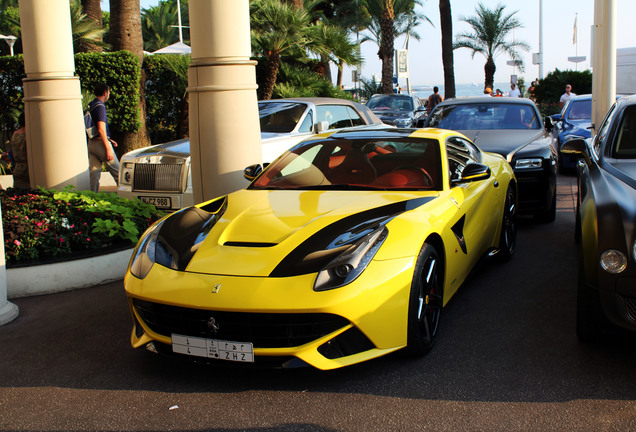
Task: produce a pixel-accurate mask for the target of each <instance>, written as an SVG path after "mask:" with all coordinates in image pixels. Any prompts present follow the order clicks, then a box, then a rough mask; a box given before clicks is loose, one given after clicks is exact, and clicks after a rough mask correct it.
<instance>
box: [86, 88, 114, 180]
mask: <svg viewBox="0 0 636 432" xmlns="http://www.w3.org/2000/svg"><path fill="white" fill-rule="evenodd" d="M109 97H110V88H109V87H108V86H107V85H106V84H103V83H99V84H96V85H95V99H93V100H92V101H91V102H90V103H89V104H88V113H89V115H90V118H91V119H92V123H93V125H94V126H95V127H96V128H97V133H96V136H94V137H91V136H90V135H89V137H88V138H89V139H88V161H89V169H90V188H91V190H92V191H93V192H97V191H98V190H99V178H100V176H101V174H102V165H104V166H105V167H106V169H107V170H108V172H109V173H110V175H112V176H113V178H114V179H115V183H117V184H119V183H118V182H119V159H117V155H116V154H115V150H114V148H113V147H117V143H116V142H115V141H113V140H111V139H110V129H109V128H108V115H107V114H106V102H107V101H108V98H109ZM87 129H88V128H87Z"/></svg>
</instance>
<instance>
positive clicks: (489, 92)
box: [484, 87, 492, 96]
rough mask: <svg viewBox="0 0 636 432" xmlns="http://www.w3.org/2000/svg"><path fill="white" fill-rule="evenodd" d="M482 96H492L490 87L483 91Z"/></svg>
mask: <svg viewBox="0 0 636 432" xmlns="http://www.w3.org/2000/svg"><path fill="white" fill-rule="evenodd" d="M484 96H492V89H491V88H490V87H486V88H485V89H484Z"/></svg>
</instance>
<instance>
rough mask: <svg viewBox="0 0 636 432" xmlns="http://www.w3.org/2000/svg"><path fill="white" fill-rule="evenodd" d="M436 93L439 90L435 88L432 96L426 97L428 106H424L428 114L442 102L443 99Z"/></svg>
mask: <svg viewBox="0 0 636 432" xmlns="http://www.w3.org/2000/svg"><path fill="white" fill-rule="evenodd" d="M438 92H439V88H438V87H437V86H435V87H433V94H432V95H430V96H429V97H428V104H427V105H426V107H427V110H428V113H429V114H430V113H431V111H433V108H435V107H436V106H437V104H438V103H440V102H442V101H444V97H443V96H442V95H441V94H439V93H438Z"/></svg>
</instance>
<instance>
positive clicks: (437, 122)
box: [426, 96, 558, 222]
mask: <svg viewBox="0 0 636 432" xmlns="http://www.w3.org/2000/svg"><path fill="white" fill-rule="evenodd" d="M426 126H428V127H435V128H443V129H451V130H455V131H458V132H461V133H463V134H464V135H466V136H467V137H468V138H469V139H471V140H472V141H473V142H474V143H475V144H476V145H477V146H478V147H479V148H480V149H482V150H484V151H488V152H494V153H499V154H500V155H502V156H504V157H505V158H506V160H507V161H508V162H509V163H510V165H512V168H513V169H514V171H515V176H516V177H517V181H518V184H519V213H520V214H530V215H534V216H535V218H536V219H537V220H539V221H541V222H551V221H553V220H554V219H555V217H556V198H557V195H556V175H557V160H558V154H557V149H556V139H555V138H554V136H553V135H552V132H551V131H552V120H551V119H550V118H547V119H546V123H545V124H544V122H543V121H542V120H541V115H540V113H539V110H538V109H537V107H536V106H535V104H534V102H532V101H531V100H530V99H522V98H492V97H483V96H480V97H469V98H461V99H452V100H446V101H444V102H442V103H440V104H439V105H437V106H436V107H435V109H434V110H433V111H432V112H431V115H430V116H429V117H428V119H427V121H426Z"/></svg>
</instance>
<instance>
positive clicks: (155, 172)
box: [133, 163, 185, 192]
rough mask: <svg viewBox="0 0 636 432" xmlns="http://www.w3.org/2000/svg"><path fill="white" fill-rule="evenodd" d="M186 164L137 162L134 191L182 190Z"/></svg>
mask: <svg viewBox="0 0 636 432" xmlns="http://www.w3.org/2000/svg"><path fill="white" fill-rule="evenodd" d="M184 166H185V165H184V164H163V163H161V164H154V163H136V164H135V173H134V176H133V179H134V180H133V190H134V191H163V192H181V191H182V187H181V179H182V178H183V172H182V170H183V167H184Z"/></svg>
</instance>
